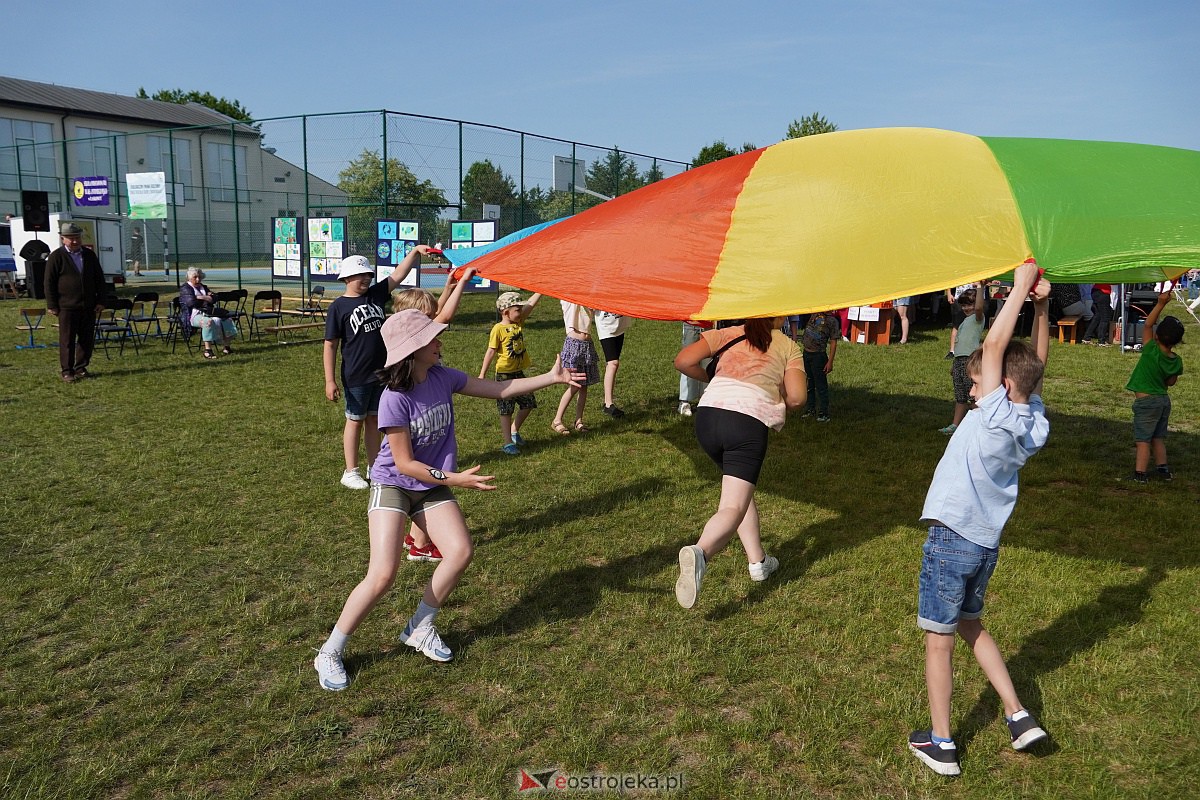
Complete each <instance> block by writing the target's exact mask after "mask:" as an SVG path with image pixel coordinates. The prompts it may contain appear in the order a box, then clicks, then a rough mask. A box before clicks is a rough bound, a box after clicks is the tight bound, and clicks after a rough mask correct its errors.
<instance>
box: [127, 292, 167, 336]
mask: <svg viewBox="0 0 1200 800" xmlns="http://www.w3.org/2000/svg"><path fill="white" fill-rule="evenodd" d="M132 303H133V313H132V314H131V315H130V317H129V322H130V324H131V325H133V332H134V335H136V336H138V337H140V338H141V340H142V341H143V342H144V341H146V339H148V338H150V326H151V325H153V326H154V330H155V333H154V337H155V338H156V339H161V338H162V335H163V332H162V325H161V324H160V320H159V316H158V292H138V293H137V294H136V295H134V296H133V300H132ZM139 325H145V326H146V329H145V330H142V331H139V330H138V326H139Z"/></svg>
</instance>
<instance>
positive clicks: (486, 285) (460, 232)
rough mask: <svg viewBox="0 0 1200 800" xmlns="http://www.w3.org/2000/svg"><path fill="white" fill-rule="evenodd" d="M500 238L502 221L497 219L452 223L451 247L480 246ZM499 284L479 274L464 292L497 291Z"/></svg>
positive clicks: (463, 220)
mask: <svg viewBox="0 0 1200 800" xmlns="http://www.w3.org/2000/svg"><path fill="white" fill-rule="evenodd" d="M499 238H500V221H499V220H495V219H460V220H454V221H453V222H451V223H450V249H451V250H460V249H462V248H464V247H479V246H480V245H485V244H491V243H492V242H494V241H496V240H497V239H499ZM498 289H499V286H498V285H497V284H496V282H495V281H491V280H488V279H487V278H481V277H479V276H478V275H476V276H475V277H473V278H471V281H470V283H468V284H467V286H466V288H464V289H463V291H464V292H495V291H497V290H498Z"/></svg>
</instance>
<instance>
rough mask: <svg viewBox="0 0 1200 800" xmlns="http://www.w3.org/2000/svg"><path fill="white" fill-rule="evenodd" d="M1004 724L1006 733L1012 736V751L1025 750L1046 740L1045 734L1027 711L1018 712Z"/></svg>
mask: <svg viewBox="0 0 1200 800" xmlns="http://www.w3.org/2000/svg"><path fill="white" fill-rule="evenodd" d="M1005 722H1007V723H1008V732H1009V733H1010V734H1012V746H1013V750H1026V749H1028V748H1029V746H1030V745H1032V744H1034V743H1036V742H1040V741H1041V740H1042V739H1045V738H1046V732H1045V731H1044V730H1042V729H1041V727H1040V726H1039V725H1038V724H1037V720H1036V719H1034V718H1033V714H1030V713H1029V712H1028V711H1025V710H1021V711H1018V712H1017V713H1016V714H1014V715H1013V718H1012V719H1006V720H1005Z"/></svg>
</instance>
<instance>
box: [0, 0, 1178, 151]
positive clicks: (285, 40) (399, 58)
mask: <svg viewBox="0 0 1200 800" xmlns="http://www.w3.org/2000/svg"><path fill="white" fill-rule="evenodd" d="M8 5H9V7H8V8H6V9H5V11H4V15H3V19H4V28H5V37H4V45H3V47H0V74H4V75H8V76H11V77H18V78H28V79H31V80H41V81H46V82H49V83H57V84H61V85H65V86H73V87H79V88H86V89H95V90H99V91H107V92H118V93H123V94H133V93H135V92H136V91H137V88H138V87H139V86H145V87H146V89H147V91H150V92H153V91H155V90H157V89H161V88H182V89H198V90H201V91H210V92H212V93H213V94H216V95H218V96H225V97H228V98H231V99H236V100H239V101H240V102H241V103H242V105H243V106H245V107H247V108H248V109H250V111H251V112H252V113H253V114H254V115H255V116H256V117H259V118H266V117H277V116H288V115H298V114H305V113H323V112H337V111H359V110H371V109H381V108H386V109H388V110H391V111H401V112H409V113H416V114H428V115H433V116H444V117H449V118H453V119H463V120H467V121H471V122H481V123H488V124H493V125H500V126H504V127H510V128H515V129H518V130H524V131H528V132H531V133H538V134H543V135H547V136H554V137H560V138H564V139H571V140H575V141H579V142H583V143H588V144H596V145H601V146H605V147H607V146H612V145H618V146H620V147H621V148H622V149H625V150H628V151H633V152H640V153H645V154H649V155H654V156H659V157H663V158H674V159H679V160H683V161H687V160H690V159H691V158H692V157H693V156H695V155H696V153H697V152H698V151H699V149H700V148H701V147H703V146H704V145H706V144H709V143H711V142H713V141H714V140H716V139H723V140H725V141H726V142H728V143H729V144H730V145H732V146H735V147H737V146H740V145H741V144H742V143H743V142H753V143H754V144H756V145H758V146H763V145H767V144H770V143H773V142H775V141H778V140H780V139H782V138H783V136H784V134H785V131H786V129H787V125H788V123H789V122H790V121H791V120H793V119H796V118H798V117H801V116H804V115H807V114H809V113H811V112H814V111H817V112H819V113H821V114H823V115H825V116H826V117H827V118H828V119H829V120H830V121H831V122H834V123H836V124H837V125H838V126H839V127H840V128H842V129H847V128H872V127H888V126H928V127H936V128H948V129H951V130H958V131H964V132H967V133H974V134H981V135H998V136H1047V137H1059V138H1075V139H1106V140H1117V141H1132V142H1144V143H1150V144H1163V145H1171V146H1176V147H1186V148H1191V149H1200V102H1198V101H1200V91H1198V90H1200V55H1198V54H1200V2H1196V0H1177V1H1176V2H1166V1H1160V0H1145V1H1144V2H1133V1H1131V2H1109V1H1106V0H1095V1H1094V2H1054V0H1041V1H1040V2H1027V1H1026V0H1003V1H1002V2H987V3H985V2H971V1H964V0H956V1H954V2H952V1H951V0H937V1H935V2H922V0H844V1H842V0H838V1H835V0H826V2H820V3H816V2H804V1H803V0H794V1H790V2H789V1H785V0H775V1H774V2H761V1H760V0H743V2H736V0H735V1H733V2H730V0H725V1H724V2H713V1H712V0H671V1H670V2H657V1H656V0H637V1H636V2H634V1H632V0H614V1H613V2H594V3H576V2H569V1H568V2H561V1H560V2H543V0H534V1H530V2H522V0H515V2H509V3H497V2H486V3H484V2H476V0H465V1H464V2H455V3H443V2H437V3H431V2H421V1H420V0H405V2H397V1H396V0H392V2H386V3H385V2H378V1H377V0H367V1H365V2H354V0H350V1H349V2H324V3H316V2H310V1H309V0H298V1H297V2H291V3H289V2H279V3H259V2H254V1H253V0H241V1H240V2H230V1H229V0H206V2H203V3H186V4H185V3H177V2H170V1H168V2H161V0H159V2H155V3H150V2H142V1H141V0H132V1H131V2H122V3H63V2H58V0H48V1H43V2H25V3H10V4H8ZM24 31H29V32H31V34H30V35H25V34H24V33H23V32H24ZM72 43H75V44H77V45H78V47H79V50H80V55H79V57H78V58H76V59H71V58H68V55H67V54H68V51H69V48H70V46H71V45H72Z"/></svg>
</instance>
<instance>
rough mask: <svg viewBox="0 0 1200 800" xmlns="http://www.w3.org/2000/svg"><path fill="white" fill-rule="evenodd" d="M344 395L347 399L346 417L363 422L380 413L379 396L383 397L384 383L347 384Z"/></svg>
mask: <svg viewBox="0 0 1200 800" xmlns="http://www.w3.org/2000/svg"><path fill="white" fill-rule="evenodd" d="M342 396H343V397H344V398H345V399H346V419H352V420H354V421H355V422H361V421H362V420H364V419H366V418H367V417H375V416H378V415H379V398H381V397H383V384H382V383H369V384H367V385H366V386H347V387H346V388H345V390H344V391H343V392H342Z"/></svg>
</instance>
